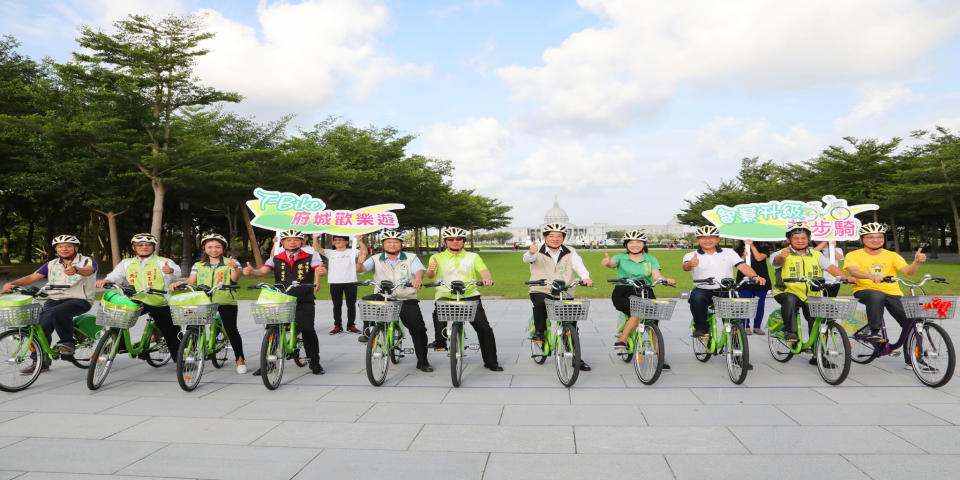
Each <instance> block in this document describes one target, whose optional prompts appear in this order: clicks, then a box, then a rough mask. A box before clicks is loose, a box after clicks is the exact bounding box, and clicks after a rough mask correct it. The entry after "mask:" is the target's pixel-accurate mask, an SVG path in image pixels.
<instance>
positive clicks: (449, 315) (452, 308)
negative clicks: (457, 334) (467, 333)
mask: <svg viewBox="0 0 960 480" xmlns="http://www.w3.org/2000/svg"><path fill="white" fill-rule="evenodd" d="M478 305H480V302H478V301H476V300H451V299H443V298H441V299H440V300H437V303H436V304H434V308H435V309H436V312H437V320H438V321H440V322H472V321H473V319H474V318H476V316H477V306H478Z"/></svg>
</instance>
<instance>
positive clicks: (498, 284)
mask: <svg viewBox="0 0 960 480" xmlns="http://www.w3.org/2000/svg"><path fill="white" fill-rule="evenodd" d="M688 251H689V250H654V251H651V254H652V255H653V256H655V257H657V259H658V260H659V261H660V265H661V267H662V271H663V274H664V276H666V277H668V278H673V279H675V280H677V288H670V287H657V295H658V296H660V297H676V296H679V295H680V290H689V289H691V288H693V282H692V279H691V277H690V273H688V272H684V271H683V270H682V269H681V268H680V260H681V258H682V257H683V255H684V254H685V253H686V252H688ZM609 252H610V253H611V254H616V253H620V252H622V250H619V249H611V250H609ZM603 254H604V251H596V250H594V251H581V252H580V255H581V256H582V257H583V261H584V263H585V264H586V266H587V269H588V270H590V276H591V278H593V280H594V287H593V288H586V287H580V288H578V289H577V296H580V297H592V298H603V297H607V298H609V296H610V293H611V292H612V291H613V285H612V284H610V283H607V281H606V280H607V279H610V278H614V277H615V276H616V270H613V269H609V268H606V267H602V266H601V265H600V260H601V259H603ZM481 255H482V257H483V260H484V262H486V264H487V266H488V267H489V268H490V272H491V273H492V274H493V280H494V285H493V286H492V287H486V288H483V289H482V292H483V294H484V295H492V296H502V297H503V298H528V296H527V291H528V289H527V286H525V285H523V282H525V281H527V280H529V279H530V269H529V267H528V265H527V264H525V263H523V261H522V260H521V257H522V256H523V252H522V251H521V252H512V251H511V252H491V253H483V254H481ZM428 258H429V257H426V256H425V257H421V260H422V261H423V263H424V265H426V264H427V259H428ZM37 267H39V264H37V265H14V266H9V267H0V274H2V275H4V276H7V275H9V276H10V277H14V276H20V275H24V274H26V273H30V272H33V271H35V270H36V268H37ZM925 273H930V274H931V275H933V276H935V277H944V278H946V279H947V280H948V281H951V282H952V283H953V284H952V285H938V284H930V288H928V289H927V293H928V294H952V295H958V294H960V265H958V264H956V263H949V262H937V261H930V262H927V263H925V264H924V265H922V266H921V267H920V273H919V274H918V275H915V276H914V277H912V278H913V279H920V278H922V276H923V274H925ZM360 278H361V280H365V279H369V278H372V275H371V274H366V275H361V277H360ZM259 281H260V279H257V278H255V277H241V279H240V284H241V285H243V286H247V285H252V284H255V283H257V282H259ZM263 281H266V282H271V281H272V277H270V276H267V277H264V278H263ZM426 290H428V292H425V294H423V295H422V297H423V298H432V289H426ZM369 293H373V287H361V288H360V292H359V294H360V295H361V296H363V295H367V294H369ZM851 293H852V292H851V289H850V286H848V285H844V286H843V287H842V288H841V289H840V295H850V294H851ZM904 293H909V292H904ZM256 297H257V292H256V291H253V290H246V289H244V290H242V291H241V294H240V298H241V299H243V300H253V299H255V298H256ZM317 298H319V299H329V298H330V291H329V288H327V284H326V278H324V280H323V284H322V285H321V287H320V291H319V292H318V293H317Z"/></svg>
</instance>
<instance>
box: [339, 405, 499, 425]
mask: <svg viewBox="0 0 960 480" xmlns="http://www.w3.org/2000/svg"><path fill="white" fill-rule="evenodd" d="M502 413H503V407H501V406H500V405H470V406H469V407H466V408H465V407H464V406H463V405H455V404H440V405H432V406H430V407H427V408H425V407H424V406H423V405H422V404H419V403H377V404H376V405H374V406H373V407H372V408H370V410H369V411H367V412H366V413H364V415H363V416H362V417H360V419H359V420H358V421H359V422H363V423H418V424H427V423H432V424H438V425H496V424H498V423H500V416H501V414H502Z"/></svg>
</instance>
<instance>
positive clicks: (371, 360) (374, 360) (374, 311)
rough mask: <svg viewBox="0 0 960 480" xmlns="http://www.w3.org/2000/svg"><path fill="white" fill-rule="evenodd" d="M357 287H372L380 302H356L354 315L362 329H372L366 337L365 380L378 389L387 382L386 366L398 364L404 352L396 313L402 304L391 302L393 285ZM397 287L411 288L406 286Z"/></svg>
mask: <svg viewBox="0 0 960 480" xmlns="http://www.w3.org/2000/svg"><path fill="white" fill-rule="evenodd" d="M357 285H358V286H370V285H374V286H375V287H376V289H377V294H379V295H380V296H382V297H383V300H361V301H359V302H357V314H358V315H359V316H360V320H362V321H363V324H364V325H372V327H371V329H370V332H369V333H367V332H364V333H366V335H367V348H366V351H367V352H366V353H367V355H366V357H367V358H366V367H367V380H369V381H370V384H371V385H373V386H375V387H379V386H380V385H383V382H384V381H386V379H387V370H388V369H389V368H390V364H391V363H393V364H397V363H400V359H401V358H403V357H404V356H405V354H406V353H412V351H411V352H408V351H407V350H405V349H404V348H403V337H404V335H403V328H402V327H401V326H400V309H401V308H402V307H403V302H402V301H396V300H391V299H390V296H391V295H392V294H393V291H394V289H395V288H396V287H395V286H394V284H393V282H391V281H389V280H384V281H382V282H380V284H379V285H377V284H374V283H373V282H372V281H370V280H367V281H365V282H358V283H357ZM400 286H401V287H410V286H412V285H411V284H410V282H406V283H404V284H403V285H400Z"/></svg>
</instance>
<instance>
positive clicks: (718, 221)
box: [703, 195, 880, 241]
mask: <svg viewBox="0 0 960 480" xmlns="http://www.w3.org/2000/svg"><path fill="white" fill-rule="evenodd" d="M879 208H880V207H879V206H877V205H874V204H872V203H867V204H862V205H847V201H846V200H844V199H838V198H837V197H835V196H833V195H824V196H823V201H822V202H818V201H812V202H800V201H796V200H779V201H777V200H774V201H770V202H763V203H747V204H742V205H736V206H733V207H728V206H726V205H718V206H716V207H714V208H712V209H710V210H707V211H705V212H703V216H704V217H705V218H706V219H707V220H708V221H710V223H712V224H713V225H714V226H716V227H717V228H718V229H719V230H720V236H721V237H724V238H736V239H741V240H761V241H778V240H783V233H784V228H785V227H786V225H788V224H790V223H795V222H803V223H805V224H806V225H807V226H808V227H809V228H810V232H811V237H812V238H813V240H817V241H821V240H836V241H844V240H857V239H858V238H860V237H859V236H858V235H857V230H858V229H859V228H860V225H861V222H860V220H859V219H858V218H857V217H856V215H857V214H858V213H863V212H867V211H871V210H877V209H879Z"/></svg>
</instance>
